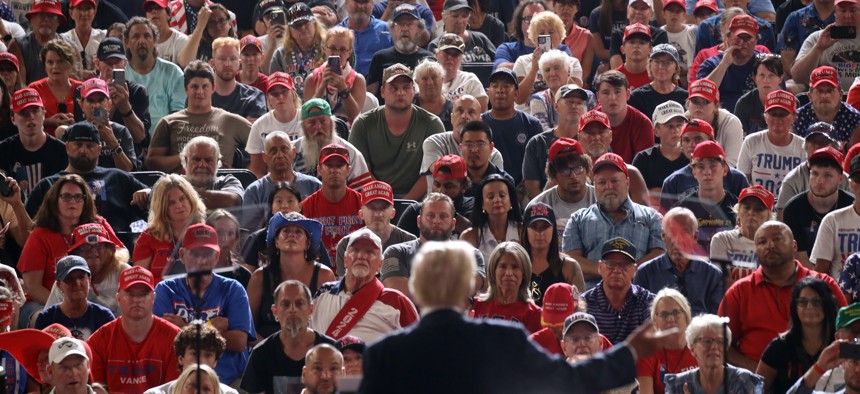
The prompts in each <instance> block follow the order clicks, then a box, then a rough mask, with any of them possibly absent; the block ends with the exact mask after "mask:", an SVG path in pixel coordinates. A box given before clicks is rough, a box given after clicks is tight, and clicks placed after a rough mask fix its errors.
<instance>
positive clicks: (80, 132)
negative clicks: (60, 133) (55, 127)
mask: <svg viewBox="0 0 860 394" xmlns="http://www.w3.org/2000/svg"><path fill="white" fill-rule="evenodd" d="M64 137H65V138H63V139H64V140H65V141H66V142H76V141H77V142H95V143H97V144H100V143H101V137H99V129H97V128H96V126H95V125H94V124H92V123H90V122H87V121H81V122H78V123H75V124H73V125H71V126H69V128H68V129H66V133H65V134H64Z"/></svg>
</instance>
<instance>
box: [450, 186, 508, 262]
mask: <svg viewBox="0 0 860 394" xmlns="http://www.w3.org/2000/svg"><path fill="white" fill-rule="evenodd" d="M478 190H480V196H479V198H476V201H475V209H474V210H473V211H472V227H470V228H469V229H467V230H466V231H464V232H463V234H460V239H461V240H463V241H466V242H468V243H470V244H472V246H474V247H476V248H478V250H480V251H481V254H483V255H484V261H487V260H489V259H490V254H491V253H493V249H495V248H496V246H497V245H498V244H500V243H502V242H506V241H513V242H519V241H520V232H521V230H522V224H523V215H522V214H521V213H520V203H519V201H517V190H516V189H515V188H514V184H513V183H511V181H509V180H507V179H506V178H505V177H503V176H501V175H499V174H493V175H489V176H487V177H486V178H484V180H482V181H481V184H480V186H479V188H478ZM479 207H480V209H478V208H479Z"/></svg>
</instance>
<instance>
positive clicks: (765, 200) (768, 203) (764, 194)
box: [738, 185, 775, 209]
mask: <svg viewBox="0 0 860 394" xmlns="http://www.w3.org/2000/svg"><path fill="white" fill-rule="evenodd" d="M747 197H755V198H757V199H759V201H761V202H762V204H764V206H765V207H767V209H773V203H774V200H775V199H774V197H773V193H771V192H769V191H768V190H767V189H765V188H764V187H762V186H761V185H755V186H750V187H748V188H746V189H744V190H741V195H740V197H738V202H741V201H743V200H744V199H745V198H747Z"/></svg>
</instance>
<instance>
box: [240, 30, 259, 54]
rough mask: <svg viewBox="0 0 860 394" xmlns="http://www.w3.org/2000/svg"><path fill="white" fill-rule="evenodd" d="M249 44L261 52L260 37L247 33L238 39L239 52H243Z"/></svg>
mask: <svg viewBox="0 0 860 394" xmlns="http://www.w3.org/2000/svg"><path fill="white" fill-rule="evenodd" d="M249 45H253V46H254V48H257V50H258V51H260V52H263V43H262V42H260V39H259V38H257V37H254V36H252V35H250V34H248V35H247V36H245V37H242V40H241V41H239V52H244V51H245V48H247V47H248V46H249Z"/></svg>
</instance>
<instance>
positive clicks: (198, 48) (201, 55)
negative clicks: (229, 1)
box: [176, 3, 236, 68]
mask: <svg viewBox="0 0 860 394" xmlns="http://www.w3.org/2000/svg"><path fill="white" fill-rule="evenodd" d="M232 18H233V15H231V14H230V11H228V10H227V8H226V7H224V6H223V5H221V4H218V3H211V4H209V6H208V7H203V8H201V9H200V13H199V14H198V15H197V27H199V29H194V33H191V34H190V35H189V36H188V45H186V46H185V48H183V49H182V52H180V53H179V58H178V59H176V63H177V64H178V65H179V67H181V68H185V66H187V65H188V64H189V63H191V61H192V60H194V59H197V60H202V61H204V62H207V63H208V62H209V60H211V59H212V42H213V41H215V39H217V38H221V37H233V38H236V29H235V28H234V27H233V19H232Z"/></svg>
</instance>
